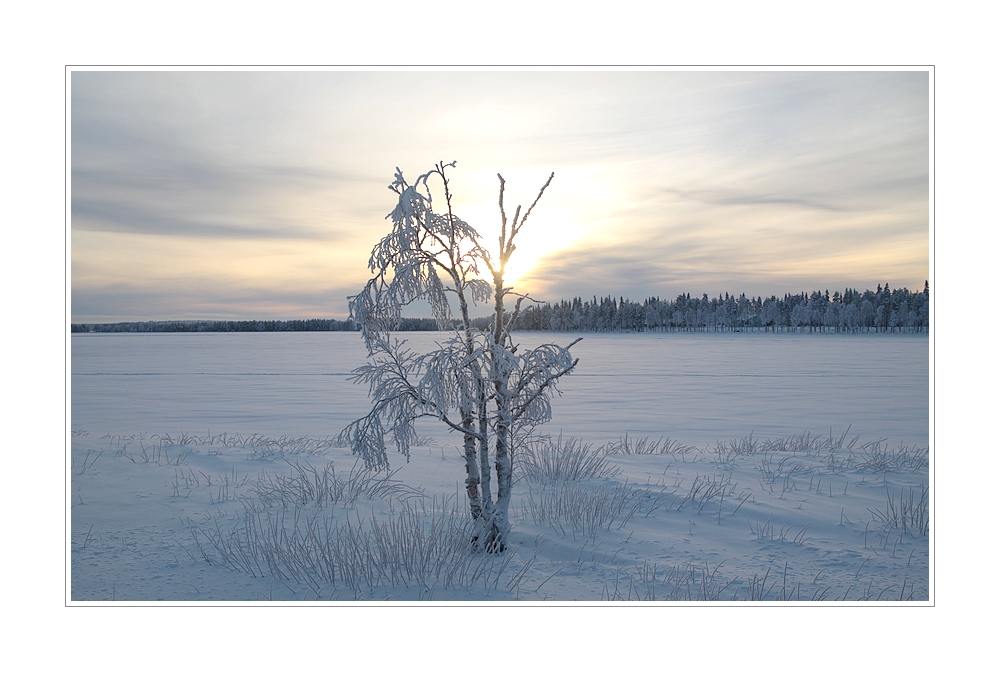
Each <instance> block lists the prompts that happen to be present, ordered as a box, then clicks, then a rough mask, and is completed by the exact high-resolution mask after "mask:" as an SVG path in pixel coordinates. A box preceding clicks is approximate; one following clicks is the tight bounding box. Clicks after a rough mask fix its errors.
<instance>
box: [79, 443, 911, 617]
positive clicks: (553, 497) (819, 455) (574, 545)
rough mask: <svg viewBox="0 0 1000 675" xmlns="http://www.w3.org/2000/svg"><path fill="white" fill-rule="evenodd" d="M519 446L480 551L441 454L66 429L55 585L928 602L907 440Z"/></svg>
mask: <svg viewBox="0 0 1000 675" xmlns="http://www.w3.org/2000/svg"><path fill="white" fill-rule="evenodd" d="M643 446H645V447H643ZM626 453H629V454H626ZM647 453H648V454H647ZM519 459H520V460H521V461H520V466H521V471H520V480H519V482H518V484H517V485H516V488H515V489H516V494H517V498H516V499H515V505H514V507H513V516H514V518H513V523H514V535H513V542H514V547H513V548H512V549H510V550H508V551H507V552H506V553H505V554H503V555H483V554H469V553H468V546H467V542H468V533H467V531H466V528H465V526H466V522H465V521H466V519H467V518H466V513H467V511H466V509H465V504H464V503H463V502H462V501H461V500H462V491H461V486H460V484H456V483H455V481H454V480H453V479H454V477H456V476H460V475H461V472H462V469H463V460H462V458H461V457H460V456H459V455H458V453H457V452H456V451H455V450H454V448H451V447H444V446H427V447H426V448H423V449H421V450H418V451H417V452H416V453H414V458H413V460H412V461H411V462H410V463H409V464H405V465H403V466H402V467H401V468H400V469H399V470H398V471H397V472H396V473H394V474H391V475H387V474H384V473H383V474H369V473H367V472H365V471H363V470H362V469H361V468H360V466H359V465H357V464H355V462H354V459H353V458H352V457H351V456H350V454H349V453H348V452H346V451H345V450H343V449H340V448H335V447H331V444H330V443H329V442H324V441H323V440H320V439H310V438H296V439H289V438H284V439H267V438H261V437H253V438H250V439H245V438H243V437H240V436H238V435H235V436H229V435H218V436H215V437H212V438H208V437H202V438H196V437H191V436H188V437H169V436H166V437H155V436H153V437H146V438H142V437H140V436H136V437H128V438H123V437H120V436H113V437H103V438H93V437H91V436H89V435H86V434H85V432H78V433H77V435H76V436H75V437H74V438H73V458H72V499H73V505H72V512H73V515H72V522H73V528H72V536H71V540H72V541H71V546H72V556H71V561H72V589H73V590H72V600H74V601H91V600H98V601H101V600H118V601H130V600H132V601H135V600H138V601H163V600H168V601H206V600H207V601H261V600H286V601H287V600H335V601H336V600H351V601H353V600H396V601H413V600H446V601H482V600H529V601H547V600H557V601H579V600H584V601H586V600H590V601H600V600H622V601H627V600H658V601H713V600H714V601H718V600H727V601H733V600H737V601H738V600H764V601H768V600H770V601H783V600H791V601H818V600H826V601H833V600H838V601H845V600H846V601H852V600H855V601H856V600H878V601H891V600H895V601H898V600H904V601H915V600H916V601H919V600H924V601H926V600H928V595H929V589H928V533H929V509H928V505H929V499H928V486H927V451H926V449H921V448H913V447H907V446H897V447H891V446H889V445H887V444H886V443H884V442H883V443H879V442H874V443H871V442H868V443H861V441H860V440H854V439H853V438H847V437H846V436H834V437H830V436H824V437H818V438H817V437H812V436H809V435H803V436H798V437H793V438H788V439H779V440H776V441H775V440H761V439H755V438H749V437H748V438H744V439H740V440H738V441H731V442H727V443H722V444H719V445H717V446H716V447H714V448H711V449H701V450H695V449H689V448H685V447H683V446H680V445H679V444H676V443H671V442H669V441H667V440H664V441H663V442H660V443H656V441H647V440H645V439H632V438H629V439H627V441H626V440H625V439H623V440H622V441H621V442H619V443H617V444H611V445H610V446H603V447H601V448H594V447H592V446H586V445H584V444H581V443H577V442H575V441H571V440H567V439H561V440H560V439H558V438H557V439H552V440H550V441H549V442H543V443H539V444H537V445H536V446H535V447H534V448H531V449H525V450H524V451H522V453H521V455H520V457H519ZM456 505H457V508H456Z"/></svg>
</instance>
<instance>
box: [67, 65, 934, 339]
mask: <svg viewBox="0 0 1000 675" xmlns="http://www.w3.org/2000/svg"><path fill="white" fill-rule="evenodd" d="M930 87H931V83H930V73H929V72H928V70H927V69H902V70H893V71H876V70H855V71H843V72H841V71H828V70H823V71H810V70H784V71H773V72H758V71H748V70H742V71H741V70H736V71H715V70H700V71H669V70H667V71H664V70H652V69H647V70H607V71H584V70H563V71H542V70H524V71H509V72H506V71H478V72H477V71H434V72H427V71H416V70H405V71H395V72H391V71H337V70H331V71H308V72H291V71H270V72H262V71H198V70H191V71H149V70H146V71H107V70H86V69H79V70H72V72H71V73H70V128H69V132H70V140H71V142H70V165H71V181H70V183H71V185H70V192H71V211H72V212H71V235H70V238H71V274H72V315H73V321H74V322H86V321H120V320H151V319H201V318H212V319H224V318H257V319H264V318H279V319H291V318H313V317H332V318H344V317H345V316H346V313H347V301H346V298H347V296H349V295H353V294H355V293H357V292H358V291H359V290H360V288H361V287H362V286H363V285H364V283H365V281H366V279H367V276H368V274H369V272H368V270H367V261H368V255H369V253H370V251H371V248H372V246H373V245H374V244H375V243H376V242H377V241H378V240H379V239H380V238H381V237H382V236H384V235H385V234H386V233H387V232H388V230H389V225H390V224H389V222H388V221H386V220H385V215H386V214H387V213H389V211H391V209H392V208H393V206H394V202H395V199H394V198H395V195H393V194H392V193H391V192H390V191H389V190H387V189H386V186H387V185H388V184H389V182H391V180H392V175H393V173H394V171H395V169H396V167H399V168H400V169H402V170H403V171H404V174H405V175H406V176H407V177H408V178H415V177H416V176H417V175H419V174H420V173H423V172H425V171H428V170H429V169H430V168H432V167H433V165H434V164H435V163H436V162H439V161H444V162H450V161H452V160H455V161H457V166H456V167H455V168H454V169H452V170H451V172H450V173H449V178H450V179H451V180H452V190H453V192H454V194H455V212H456V213H457V214H458V215H459V216H460V217H462V218H463V219H465V220H466V221H468V222H469V223H471V224H472V225H473V226H474V227H476V228H477V230H478V231H479V232H480V234H481V235H482V236H483V239H484V241H485V243H486V244H487V245H488V246H489V245H490V244H492V243H494V242H495V241H496V235H497V233H498V232H499V225H500V215H499V209H498V206H497V198H498V188H499V181H498V179H497V173H500V174H502V175H503V176H504V178H505V180H506V185H507V190H506V203H507V204H508V212H512V211H513V207H514V206H516V204H519V203H520V204H522V205H524V207H525V208H527V206H528V205H530V203H531V202H532V201H533V200H534V198H535V196H536V195H537V192H538V189H539V188H540V187H541V185H542V184H544V182H545V180H546V179H547V177H548V175H549V173H550V172H555V178H554V179H553V181H552V184H551V185H550V187H549V188H548V189H547V190H546V192H545V195H544V197H543V198H542V200H541V201H540V202H539V204H538V206H537V207H536V209H535V211H534V212H533V213H532V215H531V218H530V219H529V221H528V223H527V225H526V226H525V228H524V230H523V231H522V233H521V234H520V235H519V238H518V240H517V242H516V243H517V247H518V248H517V251H516V253H515V254H514V256H513V258H512V259H511V264H510V267H509V269H508V270H507V275H506V277H507V281H508V282H509V283H511V284H512V285H515V286H516V287H517V290H518V291H520V292H527V293H530V294H531V295H532V297H535V298H538V299H540V300H546V301H557V300H559V299H561V298H572V297H575V296H582V297H589V296H591V295H598V296H603V295H614V296H625V297H632V298H633V299H641V298H644V297H648V296H653V295H657V296H661V297H672V296H674V295H676V294H678V293H691V294H693V295H695V294H696V295H699V296H700V295H701V294H702V293H708V294H710V295H712V296H713V297H714V296H716V295H719V294H721V293H723V292H729V293H733V294H739V293H746V294H747V295H765V296H766V295H770V294H778V295H782V294H784V293H787V292H792V293H797V292H801V291H804V290H815V289H820V288H829V289H830V290H831V292H832V290H834V289H838V288H840V289H842V288H845V287H848V286H850V287H858V288H861V289H863V288H869V287H870V288H874V286H875V285H876V284H878V283H886V282H889V283H891V284H892V285H893V286H894V287H896V286H898V287H902V286H907V287H910V288H920V287H922V285H923V282H924V280H925V279H927V278H928V275H929V273H928V270H929V231H930V226H931V224H930V209H929V204H930V196H929V195H930V168H929V167H930V159H929V158H930V128H931V125H930ZM432 187H434V186H433V185H432Z"/></svg>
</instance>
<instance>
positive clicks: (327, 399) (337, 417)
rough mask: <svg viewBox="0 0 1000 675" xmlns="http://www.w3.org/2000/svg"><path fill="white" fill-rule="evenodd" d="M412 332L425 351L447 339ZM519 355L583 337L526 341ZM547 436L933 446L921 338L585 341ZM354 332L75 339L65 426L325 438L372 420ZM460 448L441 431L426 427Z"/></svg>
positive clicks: (533, 336)
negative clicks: (358, 379) (810, 437)
mask: <svg viewBox="0 0 1000 675" xmlns="http://www.w3.org/2000/svg"><path fill="white" fill-rule="evenodd" d="M403 336H404V337H405V338H406V339H407V340H409V342H410V344H411V345H412V346H413V347H414V348H415V349H417V350H421V349H424V348H427V347H430V346H431V345H432V344H433V342H434V341H435V340H436V339H440V338H441V334H438V333H426V332H425V333H408V334H403ZM516 337H517V339H518V341H520V342H521V343H522V344H523V345H524V347H530V346H534V345H536V344H540V343H542V342H557V343H560V344H566V343H568V342H570V341H571V340H573V339H574V338H575V337H578V336H577V335H573V334H566V333H519V334H517V336H516ZM582 337H583V338H584V339H583V341H582V342H581V343H579V344H578V345H576V346H575V347H574V348H573V353H574V355H575V356H578V357H579V358H580V364H579V366H578V369H577V371H576V372H575V373H573V374H572V375H570V376H568V377H566V378H565V379H564V380H563V382H562V385H561V388H562V390H563V392H564V395H563V397H562V398H558V399H556V400H555V401H554V402H553V410H554V415H553V420H552V422H551V423H550V424H549V425H548V431H549V433H552V434H558V433H559V432H560V431H561V432H562V433H563V434H564V435H565V436H575V437H579V438H582V439H583V440H585V441H587V442H592V443H598V444H599V443H603V442H605V441H608V440H613V439H617V438H618V437H620V436H621V435H623V434H625V433H628V434H629V435H634V436H647V435H648V436H654V437H659V436H669V437H670V438H672V439H675V440H678V441H680V442H682V443H685V444H691V445H697V446H699V447H704V446H706V445H712V446H714V444H715V442H716V441H725V440H731V439H735V438H738V437H741V436H745V435H747V434H749V433H750V432H751V431H752V432H754V434H755V436H757V437H783V436H789V435H792V434H801V433H802V432H803V431H810V432H812V433H815V434H827V433H828V432H829V431H830V430H831V429H832V430H833V433H834V434H835V435H839V434H840V433H841V432H843V431H844V430H846V429H847V427H848V425H850V429H851V430H850V433H851V436H854V435H860V436H861V439H862V440H863V441H865V440H874V439H879V438H887V439H888V441H889V442H890V443H892V444H897V443H900V442H902V443H905V444H907V445H910V444H917V445H920V446H925V447H926V446H927V445H928V418H929V415H928V391H929V387H928V342H929V341H928V337H927V336H926V335H836V334H801V335H795V334H792V335H786V334H777V335H776V334H697V333H696V334H686V333H659V334H592V333H588V334H583V335H582ZM364 361H365V350H364V345H363V342H362V340H361V336H360V335H359V334H358V333H339V332H323V333H168V334H156V333H153V334H142V333H128V334H75V335H73V336H72V367H71V370H72V413H71V414H72V426H73V427H74V428H82V429H86V430H87V431H89V432H91V433H95V432H96V433H98V434H103V433H112V434H129V433H139V432H145V433H160V434H162V433H179V432H185V433H202V434H203V433H206V432H208V431H211V432H213V433H220V432H229V433H232V432H239V433H242V434H248V433H263V434H268V435H282V434H288V435H296V436H298V435H310V436H320V437H323V436H330V435H335V434H337V433H338V432H339V431H340V430H341V429H342V428H343V427H344V426H345V425H346V424H347V423H349V422H350V421H351V420H353V419H355V418H357V417H359V416H361V415H363V414H364V413H365V412H366V410H367V405H368V402H367V396H366V394H367V391H366V389H365V388H364V387H361V386H358V385H354V384H351V383H350V382H348V377H349V375H350V371H351V370H352V369H353V368H355V367H357V366H359V365H361V364H362V363H364ZM422 431H424V432H425V433H427V434H430V435H432V436H434V437H436V438H437V439H438V441H439V442H440V443H444V444H448V443H452V442H454V443H456V444H457V443H458V439H457V438H454V439H453V438H451V437H449V436H448V434H447V432H446V431H444V430H443V429H442V428H441V426H440V425H436V424H435V423H434V422H433V421H427V422H426V423H425V425H424V427H423V428H422Z"/></svg>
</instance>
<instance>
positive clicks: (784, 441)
mask: <svg viewBox="0 0 1000 675" xmlns="http://www.w3.org/2000/svg"><path fill="white" fill-rule="evenodd" d="M849 431H850V427H848V428H847V430H846V431H844V433H842V434H841V435H840V436H839V437H837V436H834V435H833V430H832V429H831V430H830V434H829V436H814V435H813V434H812V433H810V432H808V431H805V432H803V433H802V434H800V435H798V436H794V435H793V436H788V437H786V438H764V439H760V438H754V437H753V433H752V432H751V433H750V435H749V436H744V437H743V438H740V439H736V440H732V441H718V442H717V443H716V446H715V454H716V456H717V457H718V459H719V461H720V462H721V463H728V462H731V461H732V460H733V459H735V458H736V457H741V456H744V455H755V454H760V453H783V454H784V453H789V454H793V455H795V454H805V455H821V454H822V453H824V452H825V453H831V455H832V453H835V452H838V451H841V450H847V451H848V452H850V451H851V450H852V449H853V447H854V444H855V443H857V441H858V437H857V436H855V437H854V438H853V439H851V440H848V438H847V434H848V432H849ZM833 467H834V468H837V467H839V468H841V469H842V468H845V465H843V460H842V459H838V460H836V461H835V462H834V464H833Z"/></svg>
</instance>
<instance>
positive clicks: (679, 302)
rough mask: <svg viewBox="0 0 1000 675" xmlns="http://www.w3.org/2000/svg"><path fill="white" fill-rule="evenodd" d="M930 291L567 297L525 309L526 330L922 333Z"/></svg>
mask: <svg viewBox="0 0 1000 675" xmlns="http://www.w3.org/2000/svg"><path fill="white" fill-rule="evenodd" d="M929 299H930V289H929V287H928V284H927V282H924V290H923V291H921V292H918V293H913V292H911V291H909V290H907V289H906V288H900V289H895V290H891V291H890V290H889V286H888V284H886V285H885V286H884V287H883V286H882V285H879V286H878V288H877V289H876V290H874V291H871V290H866V291H864V292H858V291H857V290H854V289H852V288H848V289H845V290H844V292H843V293H841V292H840V291H837V292H835V293H834V294H833V295H832V296H831V295H830V291H823V292H821V291H813V292H812V293H800V294H798V295H789V294H786V295H785V297H784V298H779V297H777V296H774V295H772V296H771V297H769V298H766V299H765V298H761V297H756V298H754V297H749V298H748V297H746V295H742V294H741V295H740V296H739V297H737V296H734V295H729V294H728V293H726V294H725V295H724V296H722V295H720V296H719V297H718V298H709V297H708V295H707V294H705V295H702V297H701V299H698V298H692V297H691V296H690V294H682V295H678V296H677V298H676V299H674V300H661V299H660V298H655V297H653V298H648V299H646V300H644V301H643V302H633V301H631V300H628V299H627V298H619V299H618V300H615V299H614V298H613V297H605V298H601V299H598V298H597V297H594V298H593V299H592V300H589V301H588V300H581V299H580V298H574V299H573V300H562V301H560V302H558V303H555V304H549V303H545V304H540V305H532V306H530V307H528V308H526V309H525V310H523V311H522V313H521V317H520V319H519V320H518V326H517V327H518V328H519V329H520V330H550V331H600V332H616V331H618V332H627V331H709V332H723V331H796V332H813V331H820V332H834V331H835V332H854V333H856V332H923V331H926V330H927V328H928V326H929V323H930V322H929Z"/></svg>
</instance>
